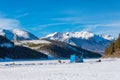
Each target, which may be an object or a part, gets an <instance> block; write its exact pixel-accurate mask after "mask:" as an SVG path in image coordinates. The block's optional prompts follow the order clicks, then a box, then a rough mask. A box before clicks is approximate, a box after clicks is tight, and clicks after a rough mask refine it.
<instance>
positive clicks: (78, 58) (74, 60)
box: [70, 54, 83, 63]
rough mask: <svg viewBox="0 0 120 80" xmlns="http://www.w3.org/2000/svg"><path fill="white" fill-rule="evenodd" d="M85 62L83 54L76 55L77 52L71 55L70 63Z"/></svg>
mask: <svg viewBox="0 0 120 80" xmlns="http://www.w3.org/2000/svg"><path fill="white" fill-rule="evenodd" d="M80 62H83V57H82V55H81V56H76V55H75V54H73V55H71V56H70V63H80Z"/></svg>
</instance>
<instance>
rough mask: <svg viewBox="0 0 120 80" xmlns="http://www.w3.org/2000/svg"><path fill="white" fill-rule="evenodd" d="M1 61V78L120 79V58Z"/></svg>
mask: <svg viewBox="0 0 120 80" xmlns="http://www.w3.org/2000/svg"><path fill="white" fill-rule="evenodd" d="M62 62H65V63H62V64H60V63H58V61H57V60H50V61H47V60H46V61H11V62H0V79H1V80H119V79H120V59H102V62H96V59H91V60H90V59H88V60H85V62H84V63H69V60H62Z"/></svg>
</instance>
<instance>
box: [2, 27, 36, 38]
mask: <svg viewBox="0 0 120 80" xmlns="http://www.w3.org/2000/svg"><path fill="white" fill-rule="evenodd" d="M0 35H3V36H5V37H7V38H8V39H9V40H34V39H38V38H37V37H36V36H34V35H33V34H31V33H29V32H27V31H23V30H19V29H13V30H6V29H0Z"/></svg>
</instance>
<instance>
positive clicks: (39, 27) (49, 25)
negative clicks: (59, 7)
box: [32, 23, 67, 30]
mask: <svg viewBox="0 0 120 80" xmlns="http://www.w3.org/2000/svg"><path fill="white" fill-rule="evenodd" d="M64 24H67V23H50V24H43V25H39V26H38V27H34V28H32V30H43V29H44V28H47V27H51V26H57V25H64Z"/></svg>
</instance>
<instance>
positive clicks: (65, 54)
mask: <svg viewBox="0 0 120 80" xmlns="http://www.w3.org/2000/svg"><path fill="white" fill-rule="evenodd" d="M15 44H16V45H22V46H25V47H28V48H31V49H33V50H36V51H39V52H42V53H44V54H46V55H48V57H49V58H70V55H71V54H76V55H81V54H83V57H84V58H98V57H101V55H100V54H98V53H95V52H92V51H88V50H85V49H82V48H80V47H77V46H73V45H70V44H67V43H64V42H60V41H55V40H48V39H41V40H27V41H19V42H15Z"/></svg>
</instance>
